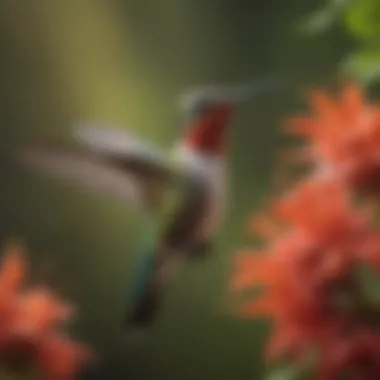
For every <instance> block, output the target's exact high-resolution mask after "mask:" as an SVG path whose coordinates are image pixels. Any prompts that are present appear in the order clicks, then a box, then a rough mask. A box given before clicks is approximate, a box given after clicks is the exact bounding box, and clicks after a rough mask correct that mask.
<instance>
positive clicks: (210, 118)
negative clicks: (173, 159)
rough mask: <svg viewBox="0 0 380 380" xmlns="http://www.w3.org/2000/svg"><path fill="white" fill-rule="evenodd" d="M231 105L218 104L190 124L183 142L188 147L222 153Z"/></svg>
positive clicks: (205, 151) (206, 151)
mask: <svg viewBox="0 0 380 380" xmlns="http://www.w3.org/2000/svg"><path fill="white" fill-rule="evenodd" d="M231 113H232V106H231V105H230V104H220V105H217V106H215V107H213V108H212V109H211V110H209V111H208V112H206V113H205V114H204V115H203V116H201V117H200V118H199V119H197V120H195V122H194V123H193V124H192V125H190V127H189V130H188V132H187V133H186V134H185V138H184V142H185V145H186V146H188V147H189V148H192V149H194V150H197V151H201V152H204V153H211V154H222V153H223V152H224V148H225V135H226V132H227V131H226V127H227V124H228V122H229V121H230V119H231Z"/></svg>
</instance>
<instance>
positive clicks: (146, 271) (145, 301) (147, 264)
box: [125, 252, 160, 340]
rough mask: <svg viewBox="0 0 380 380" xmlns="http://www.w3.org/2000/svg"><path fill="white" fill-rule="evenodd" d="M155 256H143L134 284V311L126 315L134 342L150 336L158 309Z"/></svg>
mask: <svg viewBox="0 0 380 380" xmlns="http://www.w3.org/2000/svg"><path fill="white" fill-rule="evenodd" d="M155 256H156V255H155V254H154V253H153V252H148V253H146V254H144V255H141V260H140V263H139V264H138V268H137V271H136V273H135V275H134V279H133V282H132V309H131V310H130V311H129V312H128V313H127V315H126V319H125V328H126V329H127V333H128V336H130V337H131V338H133V340H136V339H135V338H136V337H139V338H140V337H143V336H144V335H148V333H149V331H150V328H151V327H152V325H153V322H154V319H155V315H156V310H157V308H158V304H159V299H160V289H159V284H158V281H157V280H156V277H157V276H156V273H155V272H156V268H155V267H156V265H155Z"/></svg>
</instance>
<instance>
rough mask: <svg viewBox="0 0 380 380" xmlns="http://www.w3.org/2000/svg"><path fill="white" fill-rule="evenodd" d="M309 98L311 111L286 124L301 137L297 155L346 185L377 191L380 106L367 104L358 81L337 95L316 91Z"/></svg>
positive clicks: (379, 151) (379, 173) (367, 191)
mask: <svg viewBox="0 0 380 380" xmlns="http://www.w3.org/2000/svg"><path fill="white" fill-rule="evenodd" d="M310 100H311V105H312V107H313V110H314V115H312V116H298V117H294V118H291V119H289V120H288V123H287V124H286V128H285V129H286V131H287V132H288V133H290V134H292V135H295V136H298V137H301V138H303V139H304V142H305V145H304V146H303V147H302V149H301V151H300V156H303V159H304V160H305V161H309V162H310V163H312V164H313V165H314V166H315V168H316V169H317V170H318V171H321V172H323V173H324V174H326V173H328V174H329V175H330V176H331V177H333V178H334V179H335V180H341V181H343V182H344V183H345V185H346V186H347V187H348V188H350V189H353V190H358V191H360V192H362V193H367V194H374V195H378V194H379V191H380V150H379V147H380V106H379V105H375V104H367V103H366V102H365V101H364V99H363V94H362V91H361V90H360V88H359V87H358V86H357V85H348V86H346V87H345V88H344V89H343V91H342V94H341V96H340V98H338V99H334V98H333V97H331V96H330V95H328V94H327V93H323V92H319V91H315V92H312V93H311V96H310Z"/></svg>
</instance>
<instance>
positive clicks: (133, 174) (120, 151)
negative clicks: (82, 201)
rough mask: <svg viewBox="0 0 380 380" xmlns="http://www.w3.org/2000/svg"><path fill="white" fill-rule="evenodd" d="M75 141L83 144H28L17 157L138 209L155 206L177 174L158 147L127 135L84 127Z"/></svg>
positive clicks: (35, 166) (70, 181)
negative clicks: (163, 190) (164, 189)
mask: <svg viewBox="0 0 380 380" xmlns="http://www.w3.org/2000/svg"><path fill="white" fill-rule="evenodd" d="M75 137H76V139H77V140H78V141H79V142H82V143H83V144H82V145H78V146H71V147H69V146H64V145H62V144H57V143H52V142H50V143H45V144H41V143H38V144H29V145H28V146H27V147H25V148H23V149H20V151H19V157H20V158H21V159H22V161H23V162H24V163H26V164H27V165H28V166H32V167H34V168H37V169H39V170H41V171H44V172H46V173H49V174H50V175H52V176H55V177H57V178H61V179H65V180H66V181H68V182H69V183H71V184H77V185H82V186H85V187H87V188H89V189H92V190H94V191H96V192H98V193H102V194H106V195H109V196H112V197H114V198H116V199H119V200H121V201H123V202H125V203H128V204H130V205H132V206H135V207H137V208H151V207H155V206H156V205H157V202H159V200H160V197H161V191H162V189H163V188H164V186H167V185H168V184H169V183H170V181H171V180H173V179H174V178H175V177H176V176H177V174H178V173H176V171H175V170H174V168H172V167H171V165H169V163H168V161H167V160H166V158H165V155H164V154H163V153H161V152H160V151H159V150H158V149H153V147H152V148H151V147H150V146H149V145H148V144H146V143H144V142H142V141H141V140H138V139H137V138H134V137H133V136H132V135H129V134H127V133H125V132H122V131H119V130H109V129H105V128H99V127H97V128H95V127H94V128H91V127H85V128H79V129H78V130H77V131H76V133H75Z"/></svg>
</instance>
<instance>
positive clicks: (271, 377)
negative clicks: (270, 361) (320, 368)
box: [264, 361, 311, 380]
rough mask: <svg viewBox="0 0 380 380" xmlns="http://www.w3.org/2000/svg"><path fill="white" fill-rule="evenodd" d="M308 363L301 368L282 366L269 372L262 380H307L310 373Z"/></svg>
mask: <svg viewBox="0 0 380 380" xmlns="http://www.w3.org/2000/svg"><path fill="white" fill-rule="evenodd" d="M309 364H310V363H309V361H306V363H304V365H303V366H296V365H289V364H288V365H283V366H280V367H277V368H275V369H273V370H272V371H270V372H269V373H268V374H267V376H266V377H264V380H309V379H310V378H311V373H310V371H309V370H307V369H309V367H310V365H309Z"/></svg>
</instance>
